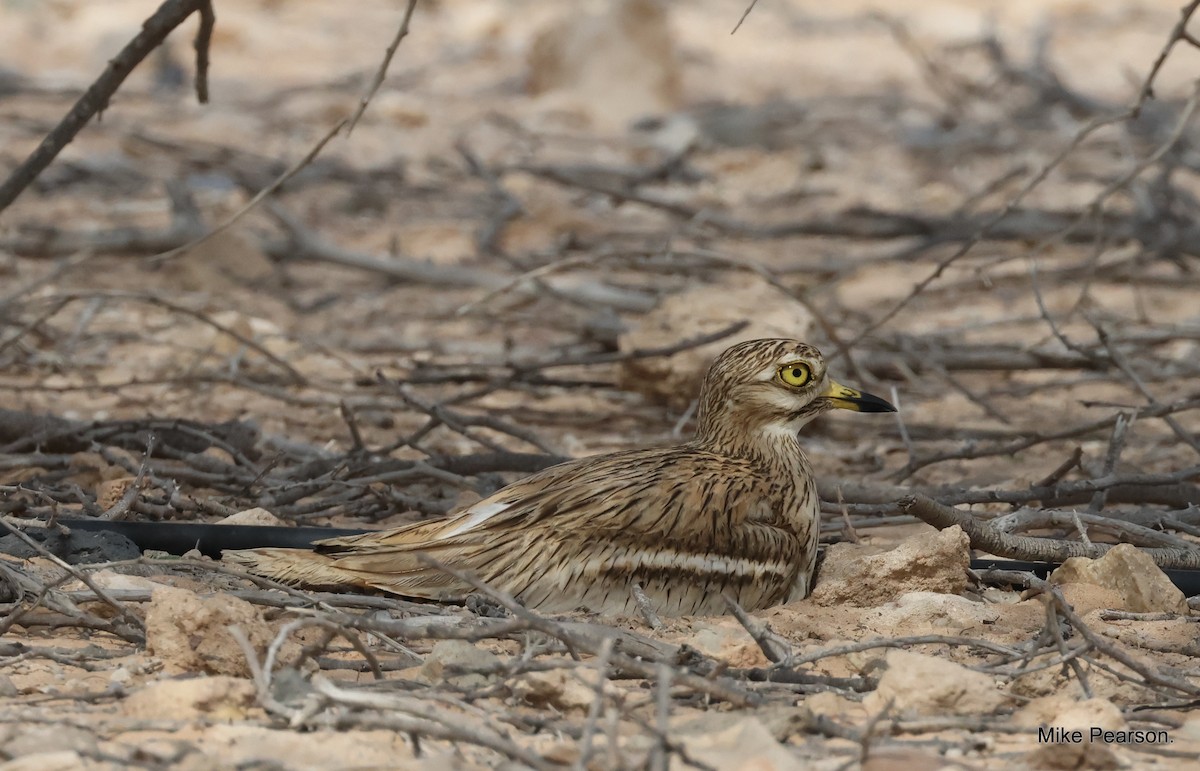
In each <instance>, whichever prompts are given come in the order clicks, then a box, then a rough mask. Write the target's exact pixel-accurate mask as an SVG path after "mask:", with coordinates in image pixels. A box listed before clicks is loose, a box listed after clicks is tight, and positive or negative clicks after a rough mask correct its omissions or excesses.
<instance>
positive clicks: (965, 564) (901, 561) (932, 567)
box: [812, 525, 971, 607]
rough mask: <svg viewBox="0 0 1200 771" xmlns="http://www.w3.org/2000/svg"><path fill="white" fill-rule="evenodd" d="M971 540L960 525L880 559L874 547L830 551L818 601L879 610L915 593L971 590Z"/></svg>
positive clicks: (912, 540) (906, 544) (817, 589)
mask: <svg viewBox="0 0 1200 771" xmlns="http://www.w3.org/2000/svg"><path fill="white" fill-rule="evenodd" d="M970 565H971V549H970V539H969V538H967V534H966V533H964V532H963V531H962V529H961V528H959V527H958V526H957V525H956V526H954V527H950V528H947V529H945V530H941V531H938V532H936V533H931V534H929V535H917V536H913V537H911V538H907V539H905V540H904V541H903V542H901V544H900V545H899V546H897V547H896V548H894V549H892V550H890V551H885V552H883V553H878V552H877V550H876V549H875V548H874V547H871V546H864V545H861V544H850V543H838V544H834V545H833V546H831V547H829V550H828V551H826V552H825V559H824V561H823V562H822V563H821V568H820V571H819V572H818V573H817V581H816V587H815V588H814V589H813V593H812V599H813V601H814V602H817V603H819V604H821V605H856V606H858V607H873V606H876V605H882V604H883V603H886V602H891V601H893V600H896V599H898V598H899V597H900V596H901V595H904V594H907V593H909V592H937V593H940V594H958V593H960V592H962V591H963V590H964V589H966V588H967V569H968V568H969V567H970Z"/></svg>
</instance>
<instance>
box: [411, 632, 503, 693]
mask: <svg viewBox="0 0 1200 771" xmlns="http://www.w3.org/2000/svg"><path fill="white" fill-rule="evenodd" d="M499 663H500V659H499V658H498V657H497V656H496V655H495V654H494V653H491V652H489V651H485V650H483V649H482V648H479V647H477V646H475V645H473V644H471V643H469V642H467V641H466V640H441V641H439V642H438V643H436V644H435V645H434V646H433V650H431V651H430V652H429V655H427V656H426V657H425V661H424V662H423V663H422V664H421V666H420V668H418V669H417V673H416V676H415V679H416V680H418V681H420V682H425V683H440V682H443V681H449V682H453V683H454V684H455V685H458V686H459V687H463V688H478V687H481V686H483V685H486V684H487V674H488V673H489V672H492V671H494V670H495V669H496V667H497V666H498V665H499Z"/></svg>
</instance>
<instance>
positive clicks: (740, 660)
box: [687, 619, 771, 668]
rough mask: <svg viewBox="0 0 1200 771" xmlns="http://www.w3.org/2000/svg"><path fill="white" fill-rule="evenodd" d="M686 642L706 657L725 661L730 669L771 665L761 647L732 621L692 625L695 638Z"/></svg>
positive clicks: (697, 622) (701, 622) (692, 636)
mask: <svg viewBox="0 0 1200 771" xmlns="http://www.w3.org/2000/svg"><path fill="white" fill-rule="evenodd" d="M687 642H688V645H691V646H692V647H693V648H695V649H696V650H698V651H700V652H701V653H703V654H704V655H706V656H709V657H712V658H714V659H717V660H719V661H723V662H725V663H726V664H728V665H729V666H731V667H737V668H747V667H766V666H770V664H771V662H770V661H768V660H767V657H766V656H764V655H763V652H762V649H761V648H759V647H758V643H756V642H754V640H753V638H751V637H750V634H749V633H748V632H746V630H745V629H743V628H742V626H741V625H740V624H738V623H737V622H735V621H733V620H732V619H729V620H726V619H721V620H718V621H715V622H713V623H707V622H703V621H694V622H692V634H691V635H690V636H689V637H688V641H687Z"/></svg>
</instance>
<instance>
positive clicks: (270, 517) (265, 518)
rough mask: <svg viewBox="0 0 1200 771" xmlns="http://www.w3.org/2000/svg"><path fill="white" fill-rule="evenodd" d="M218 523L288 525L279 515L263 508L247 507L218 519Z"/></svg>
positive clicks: (268, 525) (267, 525) (264, 525)
mask: <svg viewBox="0 0 1200 771" xmlns="http://www.w3.org/2000/svg"><path fill="white" fill-rule="evenodd" d="M217 524H218V525H260V526H263V527H278V526H281V525H286V524H287V523H286V522H284V521H283V520H282V519H280V518H279V517H277V516H275V515H274V514H272V513H271V512H269V511H267V510H266V509H263V508H253V509H246V510H244V511H239V512H237V513H236V514H230V515H229V516H228V517H225V518H224V519H221V520H218V522H217Z"/></svg>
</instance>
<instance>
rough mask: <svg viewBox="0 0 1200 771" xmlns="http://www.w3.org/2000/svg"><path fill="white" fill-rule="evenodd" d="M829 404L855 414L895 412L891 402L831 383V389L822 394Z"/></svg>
mask: <svg viewBox="0 0 1200 771" xmlns="http://www.w3.org/2000/svg"><path fill="white" fill-rule="evenodd" d="M821 396H824V397H825V398H826V399H828V400H829V403H830V404H831V405H833V406H834V407H837V408H838V409H839V410H854V411H855V412H895V411H896V408H895V407H893V406H892V404H891V402H888V401H884V400H883V399H880V398H879V397H878V396H875V395H874V394H869V393H866V392H865V391H856V390H854V389H853V388H847V387H846V386H844V385H842V384H841V383H835V382H833V381H832V380H830V381H829V387H828V388H826V389H825V391H824V393H822V394H821Z"/></svg>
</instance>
